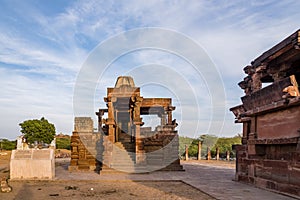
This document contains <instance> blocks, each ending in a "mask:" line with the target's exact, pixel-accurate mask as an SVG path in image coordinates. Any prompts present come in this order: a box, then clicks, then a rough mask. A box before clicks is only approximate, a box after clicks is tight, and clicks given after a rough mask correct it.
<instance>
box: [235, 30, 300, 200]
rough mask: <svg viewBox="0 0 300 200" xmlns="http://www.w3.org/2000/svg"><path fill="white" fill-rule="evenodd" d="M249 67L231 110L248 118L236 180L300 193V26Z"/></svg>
mask: <svg viewBox="0 0 300 200" xmlns="http://www.w3.org/2000/svg"><path fill="white" fill-rule="evenodd" d="M244 71H245V73H246V74H247V76H246V77H245V78H244V80H243V81H241V82H240V83H239V86H240V87H241V88H242V89H243V90H244V91H245V96H243V97H242V98H241V100H242V105H239V106H236V107H233V108H231V109H230V110H231V111H232V112H233V113H234V115H235V116H236V122H237V123H243V138H242V145H241V146H236V147H235V149H236V151H237V168H236V180H238V181H245V182H249V183H253V184H255V185H257V186H259V187H264V188H269V189H273V190H278V191H280V192H285V193H290V194H293V195H298V196H300V95H299V85H298V83H299V82H300V30H298V31H296V32H295V33H293V34H292V35H291V36H289V37H287V38H286V39H284V40H283V41H282V42H280V43H279V44H277V45H276V46H274V47H272V48H271V49H270V50H268V51H266V52H265V53H263V54H262V55H261V56H259V57H258V58H256V59H255V60H254V61H253V62H252V63H251V65H249V66H246V67H245V68H244ZM264 83H269V85H268V86H265V87H262V86H263V85H264Z"/></svg>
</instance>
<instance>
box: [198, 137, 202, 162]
mask: <svg viewBox="0 0 300 200" xmlns="http://www.w3.org/2000/svg"><path fill="white" fill-rule="evenodd" d="M201 148H202V141H199V142H198V160H201Z"/></svg>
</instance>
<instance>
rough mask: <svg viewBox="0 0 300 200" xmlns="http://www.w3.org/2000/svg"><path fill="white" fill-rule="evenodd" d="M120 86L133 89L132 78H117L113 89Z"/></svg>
mask: <svg viewBox="0 0 300 200" xmlns="http://www.w3.org/2000/svg"><path fill="white" fill-rule="evenodd" d="M122 86H128V87H135V85H134V81H133V78H132V77H131V76H119V77H118V79H117V82H116V84H115V88H120V87H122Z"/></svg>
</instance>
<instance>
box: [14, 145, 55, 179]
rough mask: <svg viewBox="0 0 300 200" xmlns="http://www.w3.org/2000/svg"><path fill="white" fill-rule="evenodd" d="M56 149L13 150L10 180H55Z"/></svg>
mask: <svg viewBox="0 0 300 200" xmlns="http://www.w3.org/2000/svg"><path fill="white" fill-rule="evenodd" d="M54 151H55V150H54V149H29V150H13V151H12V154H11V161H10V179H12V180H13V179H27V180H30V179H53V178H54V177H55V158H54Z"/></svg>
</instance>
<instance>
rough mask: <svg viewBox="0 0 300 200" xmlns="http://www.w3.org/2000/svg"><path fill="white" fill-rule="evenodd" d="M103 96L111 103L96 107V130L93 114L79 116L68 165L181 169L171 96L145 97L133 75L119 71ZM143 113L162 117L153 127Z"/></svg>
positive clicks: (135, 170)
mask: <svg viewBox="0 0 300 200" xmlns="http://www.w3.org/2000/svg"><path fill="white" fill-rule="evenodd" d="M104 101H105V102H106V105H107V108H104V109H99V111H98V112H96V115H97V116H98V122H97V123H98V131H97V132H94V129H93V121H92V119H91V118H89V117H75V126H74V131H73V134H72V136H71V163H70V166H69V170H70V171H78V170H79V171H80V170H96V171H101V173H103V172H111V171H124V172H130V173H143V172H151V171H155V170H182V166H181V165H180V160H179V155H178V150H179V139H178V132H177V131H176V130H175V128H176V126H177V123H176V120H173V118H172V111H173V110H175V107H174V106H172V99H171V98H144V97H142V96H141V95H140V88H139V87H135V84H134V81H133V79H132V77H129V76H121V77H118V79H117V82H116V84H115V87H114V88H107V97H105V98H104ZM104 115H107V118H104ZM142 115H156V116H158V117H159V118H160V121H161V123H160V125H158V126H156V128H155V130H151V127H143V125H144V122H143V118H141V116H142Z"/></svg>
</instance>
